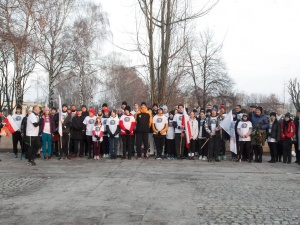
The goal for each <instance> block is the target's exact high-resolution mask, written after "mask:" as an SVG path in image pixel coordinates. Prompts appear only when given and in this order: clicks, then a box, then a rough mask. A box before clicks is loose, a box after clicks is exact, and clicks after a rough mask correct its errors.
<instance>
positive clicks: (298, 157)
mask: <svg viewBox="0 0 300 225" xmlns="http://www.w3.org/2000/svg"><path fill="white" fill-rule="evenodd" d="M293 144H294V147H295V153H296V162H298V163H300V150H299V149H298V142H297V141H294V142H293Z"/></svg>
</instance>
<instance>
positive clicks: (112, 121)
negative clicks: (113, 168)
mask: <svg viewBox="0 0 300 225" xmlns="http://www.w3.org/2000/svg"><path fill="white" fill-rule="evenodd" d="M119 123H120V119H119V118H118V117H117V110H116V109H113V110H112V111H111V115H110V117H109V119H108V120H107V123H106V131H107V134H108V140H109V154H110V158H111V159H116V158H117V153H118V143H119V133H120V126H119Z"/></svg>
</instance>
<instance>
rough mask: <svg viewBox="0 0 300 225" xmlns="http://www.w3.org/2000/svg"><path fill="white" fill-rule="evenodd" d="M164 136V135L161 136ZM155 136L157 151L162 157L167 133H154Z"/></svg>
mask: <svg viewBox="0 0 300 225" xmlns="http://www.w3.org/2000/svg"><path fill="white" fill-rule="evenodd" d="M161 136H162V137H161ZM153 138H154V142H155V146H156V152H157V156H158V157H161V156H162V151H163V149H164V145H165V138H166V137H165V135H160V136H157V135H153Z"/></svg>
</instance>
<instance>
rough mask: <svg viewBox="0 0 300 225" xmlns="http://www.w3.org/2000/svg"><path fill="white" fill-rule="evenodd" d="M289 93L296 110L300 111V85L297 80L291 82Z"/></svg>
mask: <svg viewBox="0 0 300 225" xmlns="http://www.w3.org/2000/svg"><path fill="white" fill-rule="evenodd" d="M288 93H289V95H290V96H291V99H292V101H293V104H294V106H295V108H296V109H297V110H299V109H300V83H299V82H298V80H297V78H295V79H290V80H289V83H288Z"/></svg>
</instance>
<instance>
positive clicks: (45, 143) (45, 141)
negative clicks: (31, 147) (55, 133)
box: [42, 133, 52, 157]
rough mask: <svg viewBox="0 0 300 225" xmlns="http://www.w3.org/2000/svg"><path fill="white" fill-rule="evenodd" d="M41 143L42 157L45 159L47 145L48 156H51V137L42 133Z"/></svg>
mask: <svg viewBox="0 0 300 225" xmlns="http://www.w3.org/2000/svg"><path fill="white" fill-rule="evenodd" d="M42 141H43V149H42V150H43V155H44V157H46V146H47V143H48V156H49V157H51V156H52V135H51V134H47V133H42Z"/></svg>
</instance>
